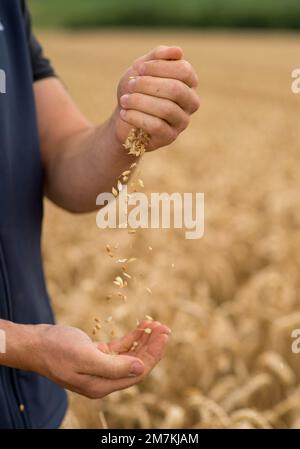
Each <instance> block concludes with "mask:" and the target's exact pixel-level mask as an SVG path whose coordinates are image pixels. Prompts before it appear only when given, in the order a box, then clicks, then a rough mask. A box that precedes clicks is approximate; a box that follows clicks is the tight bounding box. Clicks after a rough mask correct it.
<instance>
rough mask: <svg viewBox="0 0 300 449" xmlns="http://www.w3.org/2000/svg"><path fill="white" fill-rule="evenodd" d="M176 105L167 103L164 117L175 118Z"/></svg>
mask: <svg viewBox="0 0 300 449" xmlns="http://www.w3.org/2000/svg"><path fill="white" fill-rule="evenodd" d="M174 109H175V108H174V105H173V104H172V102H171V101H170V102H166V104H165V105H164V117H166V118H170V117H173V115H174Z"/></svg>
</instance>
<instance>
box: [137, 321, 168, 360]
mask: <svg viewBox="0 0 300 449" xmlns="http://www.w3.org/2000/svg"><path fill="white" fill-rule="evenodd" d="M151 331H152V332H151V334H149V335H148V339H147V341H146V342H145V344H143V345H141V346H140V347H138V348H137V349H138V351H137V353H136V355H137V356H138V357H139V358H141V359H142V360H143V361H144V362H145V363H146V362H149V359H148V358H147V359H145V358H144V356H145V354H148V355H150V356H152V357H155V354H156V352H157V354H158V360H160V352H161V350H162V349H161V348H160V345H161V344H162V343H163V346H164V345H165V343H166V342H167V341H168V338H169V335H170V333H171V331H170V329H169V328H167V327H166V326H164V325H162V324H161V323H159V322H153V325H152V328H151ZM161 337H162V338H161ZM165 337H166V341H165Z"/></svg>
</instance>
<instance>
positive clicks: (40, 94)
mask: <svg viewBox="0 0 300 449" xmlns="http://www.w3.org/2000/svg"><path fill="white" fill-rule="evenodd" d="M34 94H35V103H36V111H37V121H38V131H39V139H40V147H41V154H42V160H43V163H44V165H47V163H48V161H49V160H50V158H52V157H54V156H55V155H56V154H57V153H58V152H60V151H62V149H63V147H64V145H63V143H64V141H66V140H67V139H68V138H69V137H72V136H73V135H75V134H76V133H78V132H81V131H83V130H85V129H88V128H89V127H90V126H91V125H90V123H89V122H88V120H87V119H86V118H85V117H84V116H83V115H82V113H81V112H80V111H79V109H78V108H77V106H76V105H75V103H74V102H73V100H72V99H71V97H70V96H69V94H68V93H67V91H66V89H65V88H64V86H63V85H62V83H61V82H60V81H59V79H57V78H54V77H52V78H47V79H43V80H41V81H38V82H35V83H34Z"/></svg>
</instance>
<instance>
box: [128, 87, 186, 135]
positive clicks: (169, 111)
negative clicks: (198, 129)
mask: <svg viewBox="0 0 300 449" xmlns="http://www.w3.org/2000/svg"><path fill="white" fill-rule="evenodd" d="M120 104H121V106H122V108H124V109H134V110H136V111H140V112H144V113H145V114H149V115H153V116H155V117H159V118H161V119H162V120H165V121H166V122H167V123H169V125H170V126H173V127H175V128H178V129H179V130H180V131H183V130H184V129H185V128H186V127H187V126H188V124H189V116H188V115H187V113H186V112H184V111H183V109H181V108H180V107H179V106H178V104H176V103H174V102H173V101H171V100H167V99H165V98H159V99H158V98H157V97H152V96H150V95H144V94H139V93H133V94H126V95H123V96H122V97H121V98H120Z"/></svg>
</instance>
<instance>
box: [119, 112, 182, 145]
mask: <svg viewBox="0 0 300 449" xmlns="http://www.w3.org/2000/svg"><path fill="white" fill-rule="evenodd" d="M120 116H121V119H122V120H124V121H125V122H126V123H128V124H129V125H131V126H133V127H135V128H142V129H143V130H144V131H145V132H146V133H148V134H149V135H150V137H151V140H152V142H151V143H152V144H153V145H154V146H155V144H157V143H161V141H159V142H158V139H157V136H164V141H165V142H166V143H165V145H167V144H169V143H171V142H173V140H174V139H175V138H176V135H177V134H176V132H175V130H174V129H173V128H172V127H171V126H170V125H169V124H168V123H167V122H166V121H164V120H161V119H160V118H158V117H154V116H153V115H149V114H145V113H144V112H140V111H135V110H133V109H127V110H125V109H122V110H121V111H120Z"/></svg>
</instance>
